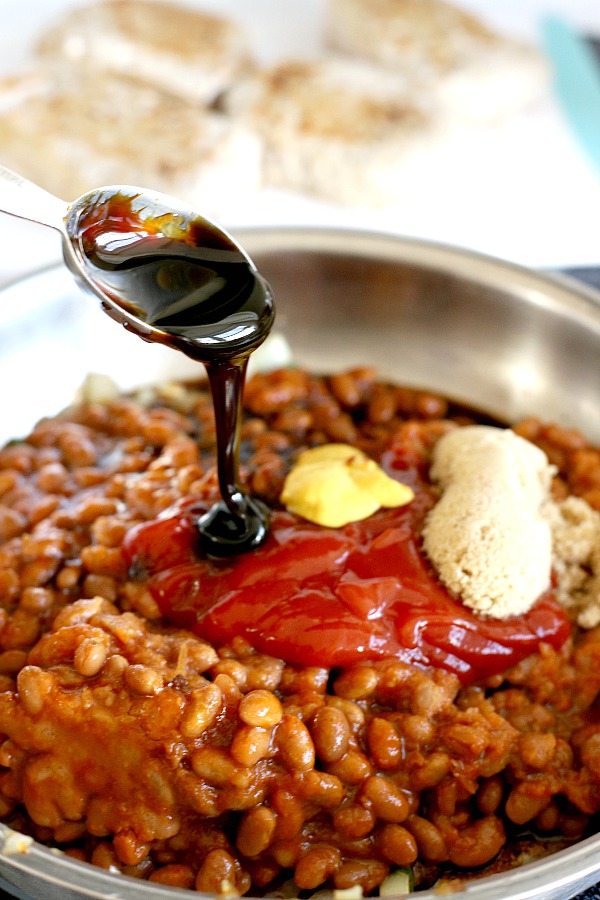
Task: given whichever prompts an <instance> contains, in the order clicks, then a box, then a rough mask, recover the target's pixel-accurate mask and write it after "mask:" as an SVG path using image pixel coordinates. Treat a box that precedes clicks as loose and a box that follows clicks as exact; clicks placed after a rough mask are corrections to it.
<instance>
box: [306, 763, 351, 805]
mask: <svg viewBox="0 0 600 900" xmlns="http://www.w3.org/2000/svg"><path fill="white" fill-rule="evenodd" d="M299 793H300V796H301V797H302V798H303V799H305V800H309V801H310V802H312V803H316V804H317V805H318V806H322V807H324V808H325V809H335V808H336V807H338V806H339V805H340V803H341V802H342V800H343V799H344V785H343V784H342V782H341V781H340V779H339V778H336V776H335V775H330V774H328V773H327V772H318V771H317V770H316V769H312V770H311V771H310V772H306V773H304V776H303V777H302V783H301V785H300V786H299Z"/></svg>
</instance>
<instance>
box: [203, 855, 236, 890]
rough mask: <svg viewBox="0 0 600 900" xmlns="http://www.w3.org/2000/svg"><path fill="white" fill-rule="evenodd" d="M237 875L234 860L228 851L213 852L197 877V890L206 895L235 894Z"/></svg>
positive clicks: (207, 857)
mask: <svg viewBox="0 0 600 900" xmlns="http://www.w3.org/2000/svg"><path fill="white" fill-rule="evenodd" d="M235 875H236V872H235V860H234V858H233V857H232V856H231V855H230V854H229V853H227V851H226V850H219V849H216V850H211V851H210V853H207V855H206V857H205V859H204V862H203V863H202V865H201V866H200V869H199V871H198V874H197V875H196V883H195V888H196V890H197V891H201V892H204V893H206V894H221V893H226V892H233V891H235V881H236V878H235ZM224 888H225V890H224Z"/></svg>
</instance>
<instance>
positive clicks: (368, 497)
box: [280, 444, 414, 528]
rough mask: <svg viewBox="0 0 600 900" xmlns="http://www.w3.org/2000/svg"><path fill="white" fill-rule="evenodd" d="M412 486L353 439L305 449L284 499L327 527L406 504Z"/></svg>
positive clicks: (294, 510)
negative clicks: (392, 475) (354, 444)
mask: <svg viewBox="0 0 600 900" xmlns="http://www.w3.org/2000/svg"><path fill="white" fill-rule="evenodd" d="M413 497H414V494H413V491H412V490H411V489H410V488H409V487H407V486H406V485H405V484H401V483H400V482H399V481H395V480H394V479H393V478H390V477H389V475H386V473H385V472H384V471H383V469H382V468H381V467H380V466H378V465H377V463H376V462H375V461H374V460H373V459H370V458H369V457H368V456H366V455H365V454H364V453H362V452H361V451H360V450H357V449H356V447H351V446H350V445H349V444H324V445H323V446H321V447H314V448H312V449H311V450H305V451H304V452H303V453H301V454H300V456H299V457H298V460H297V462H296V465H295V466H294V467H293V469H292V470H291V471H290V473H289V474H288V476H287V478H286V480H285V482H284V485H283V491H282V493H281V498H280V499H281V502H282V503H283V505H284V506H285V507H286V509H287V510H288V511H289V512H292V513H295V514H296V515H298V516H302V518H303V519H307V520H308V521H309V522H314V523H315V524H317V525H324V526H325V527H327V528H341V526H342V525H347V524H348V523H349V522H359V521H360V520H361V519H366V518H368V517H369V516H371V515H372V514H373V513H374V512H377V510H378V509H379V508H380V507H382V506H384V507H388V508H390V507H397V506H404V505H405V504H407V503H410V501H411V500H412V499H413Z"/></svg>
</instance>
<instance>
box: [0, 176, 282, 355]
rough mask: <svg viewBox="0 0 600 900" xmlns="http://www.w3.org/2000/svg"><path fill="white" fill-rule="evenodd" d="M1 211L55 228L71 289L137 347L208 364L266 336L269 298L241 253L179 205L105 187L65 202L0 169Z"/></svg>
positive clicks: (151, 194) (156, 195) (139, 191)
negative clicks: (165, 348)
mask: <svg viewBox="0 0 600 900" xmlns="http://www.w3.org/2000/svg"><path fill="white" fill-rule="evenodd" d="M0 211H2V212H5V213H8V214H10V215H14V216H18V217H20V218H25V219H28V220H30V221H33V222H37V223H39V224H41V225H46V226H48V227H51V228H54V229H56V230H58V231H59V232H60V233H61V235H62V238H63V255H64V259H65V263H66V265H67V267H68V268H69V270H70V272H71V273H72V274H73V276H74V277H75V279H76V280H77V282H78V283H79V285H80V286H81V287H83V288H84V289H85V290H87V291H89V292H91V293H92V294H94V295H95V296H96V297H97V298H98V299H99V300H100V302H101V305H102V308H103V309H104V311H105V312H106V313H108V315H110V316H111V317H112V318H114V319H115V320H116V321H118V322H120V323H121V324H123V325H125V327H126V328H128V329H129V330H131V331H132V332H134V333H136V334H137V335H138V336H139V337H141V338H143V339H145V340H149V341H156V342H159V343H167V344H171V345H172V346H174V347H176V348H177V349H180V350H182V351H183V352H184V353H186V354H187V355H188V356H192V357H193V358H196V359H199V360H201V361H203V362H208V361H210V360H212V359H216V358H219V357H224V356H231V355H232V354H233V353H235V354H238V353H239V354H244V353H249V352H250V351H251V350H253V349H255V348H256V347H257V346H259V344H260V343H262V341H263V340H264V339H265V338H266V337H267V335H268V333H269V331H270V329H271V326H272V323H273V315H274V312H273V303H272V298H271V295H270V291H269V288H268V286H267V285H266V283H265V282H264V280H263V279H262V278H261V277H260V275H259V273H258V272H257V270H256V267H255V266H254V264H253V262H252V260H251V259H250V257H249V256H248V254H247V253H246V252H245V251H244V249H243V248H242V247H240V246H239V244H237V243H236V242H235V241H234V239H233V238H232V237H231V235H230V234H228V233H227V232H226V231H225V230H224V229H222V228H221V227H220V226H218V225H216V224H215V223H214V222H212V221H210V220H209V219H207V218H205V217H204V216H202V215H201V214H200V213H198V212H197V211H196V210H194V209H193V208H192V207H190V206H188V205H187V204H185V203H184V202H183V201H181V200H178V199H176V198H174V197H170V196H168V195H166V194H163V193H161V192H159V191H152V190H148V189H145V188H139V187H134V186H131V185H108V186H104V187H100V188H95V189H93V190H90V191H88V192H87V193H85V194H83V195H82V196H81V197H78V198H77V199H76V200H74V201H73V202H71V203H67V202H66V201H63V200H60V199H59V198H58V197H55V196H54V195H52V194H49V193H48V192H47V191H45V190H44V189H43V188H41V187H39V185H36V184H34V183H33V182H31V181H28V180H27V179H25V178H22V177H21V176H20V175H18V174H17V173H15V172H12V171H11V170H10V169H7V168H5V167H3V166H0ZM159 257H160V259H159ZM215 270H216V272H217V274H215Z"/></svg>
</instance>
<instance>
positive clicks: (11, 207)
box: [0, 165, 67, 231]
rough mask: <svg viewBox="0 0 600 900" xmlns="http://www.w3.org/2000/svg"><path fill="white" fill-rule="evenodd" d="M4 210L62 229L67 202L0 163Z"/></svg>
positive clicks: (0, 206)
mask: <svg viewBox="0 0 600 900" xmlns="http://www.w3.org/2000/svg"><path fill="white" fill-rule="evenodd" d="M0 212H5V213H8V214H9V215H11V216H18V217H19V218H20V219H28V220H29V221H30V222H37V223H38V224H39V225H47V226H48V227H49V228H56V229H58V230H59V231H61V230H62V227H63V221H64V218H65V215H66V213H67V203H65V202H64V200H59V198H58V197H55V196H54V194H49V193H48V191H45V190H44V189H43V188H41V187H39V185H37V184H34V183H33V182H32V181H28V180H27V179H26V178H22V177H21V175H17V173H16V172H13V171H11V169H7V168H6V166H2V165H0Z"/></svg>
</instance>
